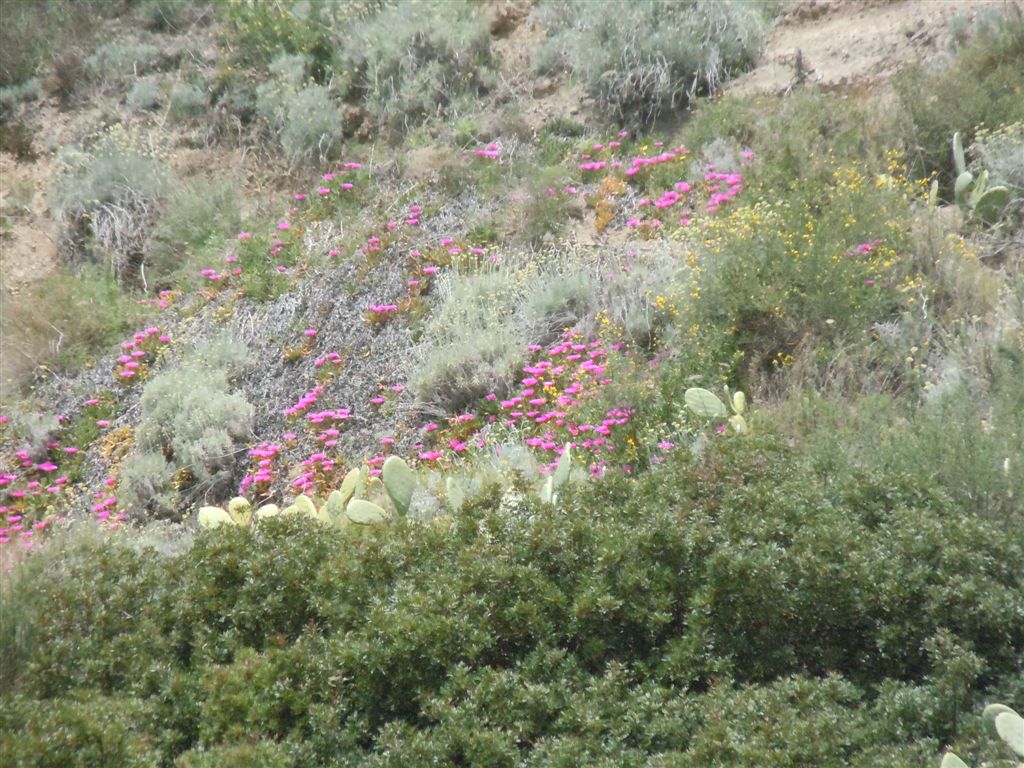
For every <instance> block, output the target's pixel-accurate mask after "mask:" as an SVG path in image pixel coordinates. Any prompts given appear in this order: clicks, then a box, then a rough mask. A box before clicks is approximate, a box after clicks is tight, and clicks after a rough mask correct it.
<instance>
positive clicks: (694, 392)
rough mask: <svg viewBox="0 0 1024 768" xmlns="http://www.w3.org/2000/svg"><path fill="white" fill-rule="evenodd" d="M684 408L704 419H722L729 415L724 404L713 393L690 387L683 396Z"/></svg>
mask: <svg viewBox="0 0 1024 768" xmlns="http://www.w3.org/2000/svg"><path fill="white" fill-rule="evenodd" d="M683 402H684V403H686V407H687V408H689V409H690V410H691V411H693V412H694V413H695V414H696V415H697V416H700V417H702V418H705V419H724V418H725V417H726V416H728V415H729V410H728V409H727V408H726V407H725V403H723V402H722V401H721V400H719V399H718V397H717V396H716V395H715V394H714V393H713V392H709V391H708V390H706V389H703V388H701V387H691V388H690V389H688V390H686V392H685V393H684V394H683Z"/></svg>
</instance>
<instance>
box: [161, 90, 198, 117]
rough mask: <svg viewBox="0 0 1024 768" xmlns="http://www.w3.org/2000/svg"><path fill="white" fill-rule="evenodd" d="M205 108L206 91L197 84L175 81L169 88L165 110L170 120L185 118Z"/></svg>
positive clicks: (193, 115)
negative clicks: (169, 93) (168, 97)
mask: <svg viewBox="0 0 1024 768" xmlns="http://www.w3.org/2000/svg"><path fill="white" fill-rule="evenodd" d="M205 108H206V93H204V92H203V89H202V88H200V87H199V86H197V85H194V84H193V83H177V84H176V85H175V86H174V87H173V88H172V89H171V95H170V99H169V101H168V105H167V112H168V116H169V117H170V118H171V119H172V120H187V119H188V118H191V117H195V116H196V115H199V114H201V113H202V112H203V110H204V109H205Z"/></svg>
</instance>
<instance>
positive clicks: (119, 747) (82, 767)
mask: <svg viewBox="0 0 1024 768" xmlns="http://www.w3.org/2000/svg"><path fill="white" fill-rule="evenodd" d="M151 717H152V713H151V708H150V707H148V706H147V705H146V703H145V702H142V701H139V700H137V699H129V698H126V697H106V696H103V695H100V694H97V693H95V692H91V693H89V694H82V695H75V696H71V697H62V698H61V699H59V700H56V701H31V702H29V701H24V700H21V699H17V698H11V699H0V723H2V725H3V729H2V735H0V753H2V754H3V756H4V763H5V764H6V765H9V766H11V768H30V767H31V768H57V766H67V768H94V767H95V766H100V765H118V766H124V768H144V767H145V766H152V765H154V764H156V761H157V760H158V759H159V758H158V752H157V750H156V749H155V748H154V747H153V745H151V744H150V743H149V740H148V739H147V738H146V736H145V732H146V727H147V724H148V721H149V720H150V718H151Z"/></svg>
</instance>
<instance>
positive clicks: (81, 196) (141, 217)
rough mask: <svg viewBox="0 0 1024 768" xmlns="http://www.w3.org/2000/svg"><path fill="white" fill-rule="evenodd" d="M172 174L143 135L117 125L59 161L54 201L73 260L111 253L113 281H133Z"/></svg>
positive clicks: (62, 155)
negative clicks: (93, 249)
mask: <svg viewBox="0 0 1024 768" xmlns="http://www.w3.org/2000/svg"><path fill="white" fill-rule="evenodd" d="M168 178H169V171H168V169H167V166H166V164H165V162H164V159H163V157H162V155H161V153H160V152H159V151H158V149H157V148H156V146H154V144H153V143H152V142H151V141H150V140H149V139H148V138H147V137H145V136H143V135H142V134H139V133H137V132H132V131H128V130H127V129H125V128H124V127H122V126H120V125H115V126H113V127H111V128H109V129H107V130H106V131H103V132H102V133H100V134H98V135H96V136H93V137H91V138H90V139H89V140H87V141H86V142H85V144H84V145H83V146H81V147H65V148H64V149H62V150H61V151H60V152H59V153H58V156H57V169H56V173H55V174H54V177H53V182H52V185H51V193H50V199H51V204H52V207H53V210H54V214H55V218H56V219H57V220H58V221H59V222H60V223H61V224H62V225H63V227H64V230H63V232H62V245H63V246H64V249H65V250H66V251H69V252H70V255H72V256H81V255H82V254H84V253H86V252H87V250H88V247H89V246H99V247H100V248H102V249H103V250H104V251H106V252H107V253H108V254H109V258H110V266H111V270H112V272H113V273H114V276H115V278H117V279H118V280H119V281H120V280H122V279H128V280H132V279H134V278H135V277H136V276H137V272H138V269H139V266H140V265H141V263H142V258H143V248H144V245H145V241H146V237H147V234H148V231H149V227H150V225H151V224H152V223H153V220H154V219H155V218H156V214H157V209H158V208H159V205H160V201H161V200H162V199H163V196H164V194H165V192H166V189H167V182H168Z"/></svg>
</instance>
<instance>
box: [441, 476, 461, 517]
mask: <svg viewBox="0 0 1024 768" xmlns="http://www.w3.org/2000/svg"><path fill="white" fill-rule="evenodd" d="M444 487H445V493H446V494H447V495H448V506H449V507H451V509H452V511H453V512H458V511H459V510H460V509H462V505H463V504H465V503H466V492H465V491H464V490H463V489H462V484H461V483H460V482H459V481H458V480H456V479H455V478H454V477H449V478H448V479H447V480H445V483H444Z"/></svg>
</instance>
